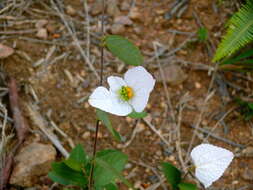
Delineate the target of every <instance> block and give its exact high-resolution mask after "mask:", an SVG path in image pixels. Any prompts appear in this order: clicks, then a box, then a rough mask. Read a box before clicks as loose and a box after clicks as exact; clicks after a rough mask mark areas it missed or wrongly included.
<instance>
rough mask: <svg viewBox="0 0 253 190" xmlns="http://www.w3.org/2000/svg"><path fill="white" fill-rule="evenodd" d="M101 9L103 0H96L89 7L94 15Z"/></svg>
mask: <svg viewBox="0 0 253 190" xmlns="http://www.w3.org/2000/svg"><path fill="white" fill-rule="evenodd" d="M102 10H103V1H102V0H96V1H95V3H93V6H92V7H91V11H90V13H91V15H93V16H96V15H98V14H99V13H101V12H102Z"/></svg>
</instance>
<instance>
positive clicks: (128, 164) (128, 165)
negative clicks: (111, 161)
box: [125, 163, 133, 169]
mask: <svg viewBox="0 0 253 190" xmlns="http://www.w3.org/2000/svg"><path fill="white" fill-rule="evenodd" d="M132 167H133V164H131V163H127V164H126V166H125V169H130V168H132Z"/></svg>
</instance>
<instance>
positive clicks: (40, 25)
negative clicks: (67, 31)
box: [35, 20, 48, 29]
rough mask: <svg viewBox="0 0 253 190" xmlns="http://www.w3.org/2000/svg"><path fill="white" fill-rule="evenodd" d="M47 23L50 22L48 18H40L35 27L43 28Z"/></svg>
mask: <svg viewBox="0 0 253 190" xmlns="http://www.w3.org/2000/svg"><path fill="white" fill-rule="evenodd" d="M47 23H48V21H47V20H39V21H38V22H36V24H35V27H36V28H37V29H40V28H43V27H44V26H46V25H47Z"/></svg>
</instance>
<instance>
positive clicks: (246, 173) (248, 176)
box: [242, 168, 253, 181]
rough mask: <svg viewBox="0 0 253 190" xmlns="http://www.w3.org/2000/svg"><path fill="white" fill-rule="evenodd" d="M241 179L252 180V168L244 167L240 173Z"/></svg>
mask: <svg viewBox="0 0 253 190" xmlns="http://www.w3.org/2000/svg"><path fill="white" fill-rule="evenodd" d="M242 177H243V179H245V180H252V181H253V170H251V169H249V168H246V169H245V170H244V172H243V174H242Z"/></svg>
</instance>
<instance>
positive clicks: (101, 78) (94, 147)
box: [89, 0, 105, 190]
mask: <svg viewBox="0 0 253 190" xmlns="http://www.w3.org/2000/svg"><path fill="white" fill-rule="evenodd" d="M102 4H103V5H102V6H103V8H102V9H103V10H102V20H101V35H102V39H103V37H104V15H105V0H103V1H102ZM100 54H101V60H100V82H99V84H100V86H102V84H103V71H104V67H103V66H104V46H103V44H102V45H101V46H100ZM99 123H100V121H99V120H97V123H96V133H95V140H94V145H93V154H92V159H93V161H92V166H91V171H90V180H89V190H92V186H93V173H94V167H95V156H96V152H97V139H98V131H99Z"/></svg>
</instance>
